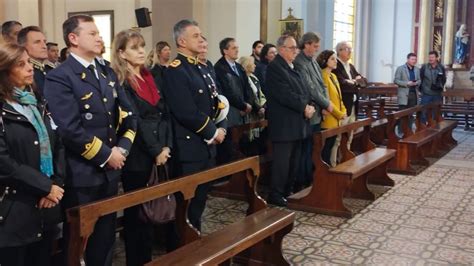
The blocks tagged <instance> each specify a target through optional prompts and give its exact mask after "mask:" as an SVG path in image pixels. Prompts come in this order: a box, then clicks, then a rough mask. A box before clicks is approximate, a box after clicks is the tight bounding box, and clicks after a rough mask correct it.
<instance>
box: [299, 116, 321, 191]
mask: <svg viewBox="0 0 474 266" xmlns="http://www.w3.org/2000/svg"><path fill="white" fill-rule="evenodd" d="M311 128H312V134H311V136H309V137H308V138H305V139H304V140H303V142H302V148H301V149H302V153H301V160H300V164H299V169H298V175H297V176H296V180H295V187H299V188H301V187H307V186H310V185H311V183H312V182H313V172H314V164H313V134H314V133H316V132H320V131H321V124H316V125H312V126H311Z"/></svg>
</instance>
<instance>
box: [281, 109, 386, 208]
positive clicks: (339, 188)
mask: <svg viewBox="0 0 474 266" xmlns="http://www.w3.org/2000/svg"><path fill="white" fill-rule="evenodd" d="M372 122H373V121H372V119H370V118H367V119H362V120H359V121H356V122H354V123H351V124H347V125H344V126H341V127H338V128H334V129H329V130H324V131H322V132H319V133H315V134H314V136H313V138H314V146H313V162H314V164H315V166H316V171H315V173H314V176H313V180H314V181H313V186H312V187H309V188H307V189H304V190H302V191H300V192H298V193H296V194H293V195H292V196H290V197H289V198H288V206H289V207H290V208H292V209H297V210H303V211H309V212H317V213H323V214H329V215H336V216H343V217H352V211H351V210H349V209H347V208H346V207H345V206H344V203H343V197H344V196H348V197H354V198H361V199H367V200H373V199H375V196H374V194H373V193H372V192H371V191H370V190H368V188H367V182H368V181H369V180H370V181H371V183H376V184H381V185H394V181H393V180H392V179H390V177H389V176H388V175H387V165H388V163H389V162H390V160H391V159H392V158H394V157H395V150H393V149H383V148H376V147H375V144H374V143H373V142H372V141H370V137H369V136H370V128H371V124H372ZM360 127H363V128H364V133H363V135H362V143H363V147H364V149H363V153H362V154H360V155H357V156H355V155H354V153H352V152H351V151H350V150H348V149H347V139H348V134H349V133H350V132H351V131H354V130H357V129H358V128H360ZM339 134H342V135H341V136H342V137H341V144H340V146H339V152H340V153H341V155H342V162H341V163H339V164H338V165H337V166H336V167H330V166H329V165H327V164H326V163H325V162H324V161H323V160H322V158H321V150H322V149H323V146H324V142H325V140H326V139H327V138H329V137H332V136H337V135H339Z"/></svg>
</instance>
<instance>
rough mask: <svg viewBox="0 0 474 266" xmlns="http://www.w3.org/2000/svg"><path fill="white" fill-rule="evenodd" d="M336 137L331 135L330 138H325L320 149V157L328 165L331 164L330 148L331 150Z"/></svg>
mask: <svg viewBox="0 0 474 266" xmlns="http://www.w3.org/2000/svg"><path fill="white" fill-rule="evenodd" d="M336 139H337V136H332V137H330V138H327V139H326V141H325V142H324V147H323V150H322V151H321V158H322V159H323V161H324V162H325V163H327V164H328V165H329V166H331V150H332V147H333V146H334V143H336Z"/></svg>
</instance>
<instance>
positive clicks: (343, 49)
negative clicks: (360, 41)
mask: <svg viewBox="0 0 474 266" xmlns="http://www.w3.org/2000/svg"><path fill="white" fill-rule="evenodd" d="M339 51H347V52H351V51H352V48H351V47H345V48H341V49H339Z"/></svg>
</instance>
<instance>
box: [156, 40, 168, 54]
mask: <svg viewBox="0 0 474 266" xmlns="http://www.w3.org/2000/svg"><path fill="white" fill-rule="evenodd" d="M165 47H170V48H171V46H170V45H169V43H167V42H165V41H159V42H157V43H156V45H155V52H156V53H157V54H159V53H161V50H163V48H165Z"/></svg>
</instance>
